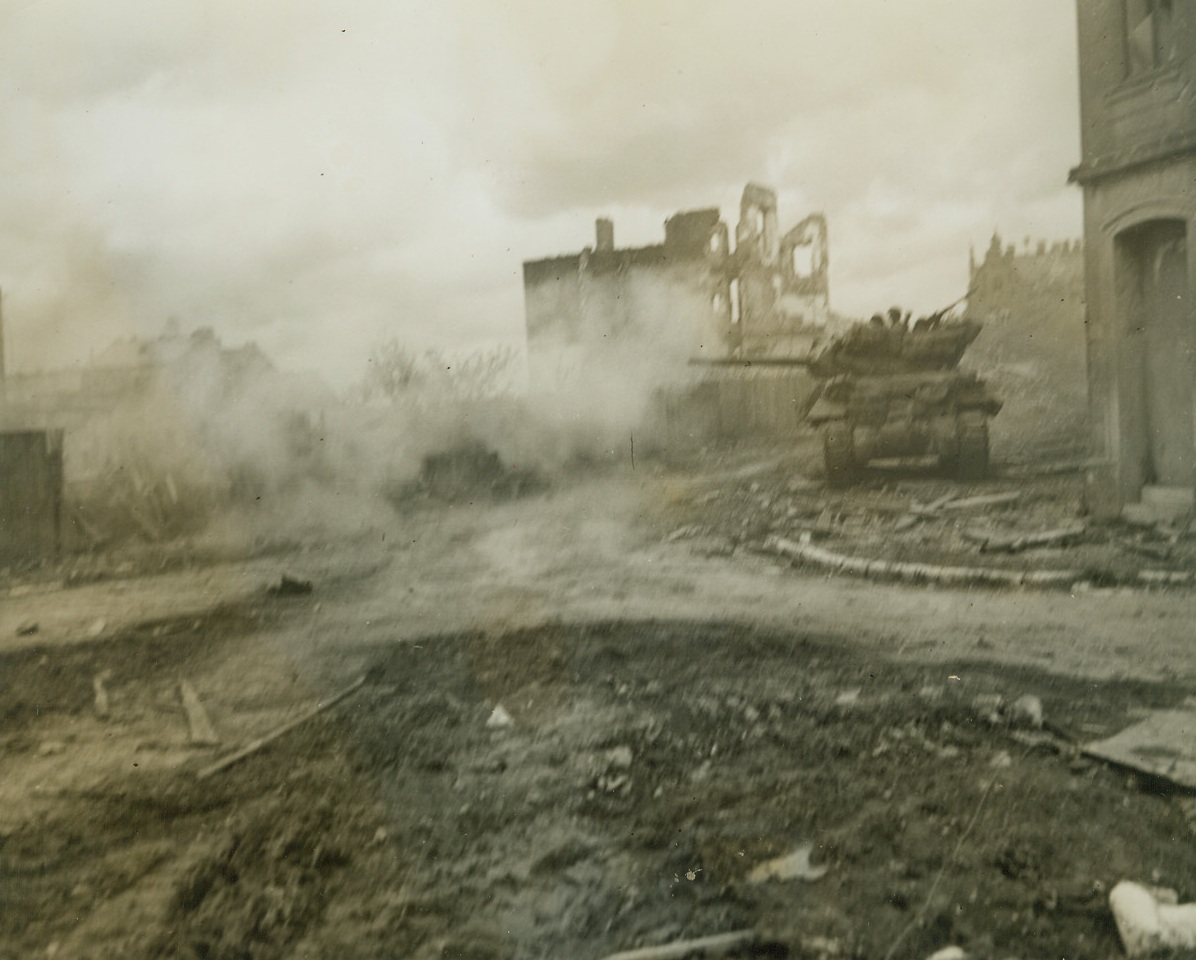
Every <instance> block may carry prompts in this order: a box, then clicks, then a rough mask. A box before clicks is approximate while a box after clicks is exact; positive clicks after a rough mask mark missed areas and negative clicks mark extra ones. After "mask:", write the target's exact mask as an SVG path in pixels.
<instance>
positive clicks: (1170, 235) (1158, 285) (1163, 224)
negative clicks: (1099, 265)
mask: <svg viewBox="0 0 1196 960" xmlns="http://www.w3.org/2000/svg"><path fill="white" fill-rule="evenodd" d="M1120 242H1121V250H1122V253H1123V254H1124V258H1123V261H1122V262H1123V263H1124V264H1125V266H1126V267H1128V271H1127V275H1125V276H1124V279H1125V281H1126V282H1125V287H1124V288H1123V295H1124V300H1123V303H1124V304H1125V314H1124V315H1125V317H1126V319H1127V321H1128V324H1129V328H1128V332H1129V334H1130V336H1131V338H1134V339H1137V340H1138V341H1139V343H1140V345H1141V350H1140V356H1141V366H1140V371H1141V372H1140V376H1141V378H1142V389H1141V393H1140V397H1141V406H1142V409H1141V423H1142V426H1143V428H1144V430H1143V434H1144V436H1143V438H1142V439H1143V447H1144V449H1143V450H1142V453H1143V474H1144V475H1143V477H1142V479H1143V481H1144V482H1146V483H1148V484H1158V485H1160V486H1167V487H1191V486H1192V485H1193V483H1194V482H1196V410H1194V407H1196V322H1194V318H1193V316H1192V305H1191V303H1190V301H1189V295H1188V286H1189V281H1188V249H1187V247H1188V245H1187V227H1186V224H1185V223H1184V222H1183V221H1179V220H1161V221H1155V222H1152V223H1148V224H1144V225H1142V226H1140V227H1136V228H1134V229H1133V230H1131V231H1128V232H1127V233H1125V234H1123V235H1122V237H1121V238H1120ZM1135 419H1136V418H1135ZM1125 439H1127V440H1131V442H1132V438H1125Z"/></svg>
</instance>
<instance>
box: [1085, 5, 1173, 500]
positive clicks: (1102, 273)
mask: <svg viewBox="0 0 1196 960" xmlns="http://www.w3.org/2000/svg"><path fill="white" fill-rule="evenodd" d="M1077 10H1078V22H1079V51H1080V118H1081V128H1082V129H1081V134H1082V140H1081V145H1082V159H1081V162H1080V165H1079V166H1078V167H1076V168H1075V169H1074V170H1073V171H1072V173H1071V179H1072V181H1073V182H1075V183H1077V184H1079V185H1080V186H1081V187H1082V188H1083V191H1084V247H1085V274H1086V278H1087V279H1086V284H1087V301H1088V369H1089V389H1090V396H1091V400H1090V416H1091V420H1092V444H1093V450H1094V453H1095V455H1096V456H1097V457H1098V458H1099V461H1100V466H1099V467H1098V468H1097V469H1095V470H1094V472H1093V473H1092V475H1091V478H1090V480H1091V484H1090V491H1089V502H1090V506H1091V507H1092V508H1093V509H1094V510H1095V511H1096V512H1097V513H1099V514H1102V515H1115V514H1117V513H1120V512H1122V511H1123V510H1124V509H1126V508H1127V507H1129V508H1131V510H1137V511H1143V510H1145V511H1149V510H1151V509H1152V508H1154V507H1166V506H1167V505H1172V506H1175V507H1177V508H1178V509H1179V510H1182V509H1185V508H1190V506H1191V503H1192V493H1193V485H1194V483H1196V315H1194V313H1193V303H1192V279H1193V271H1194V265H1193V250H1194V245H1193V243H1192V239H1191V234H1192V230H1193V227H1194V226H1196V3H1193V2H1192V0H1078V2H1077Z"/></svg>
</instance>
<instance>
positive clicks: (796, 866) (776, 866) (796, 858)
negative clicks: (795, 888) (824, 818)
mask: <svg viewBox="0 0 1196 960" xmlns="http://www.w3.org/2000/svg"><path fill="white" fill-rule="evenodd" d="M812 850H813V848H812V847H811V846H810V844H808V843H807V844H805V845H804V846H801V847H798V848H797V849H796V850H794V851H793V852H792V853H790V854H787V855H786V856H783V857H777V858H776V859H773V860H766V861H765V862H764V863H762V864H760V865H759V866H757V867H756V868H755V869H754V870H753V871H752V872H751V873H749V874H748V878H747V879H748V883H751V884H758V883H764V882H766V881H768V880H810V881H813V880H818V879H821V878H822V877H824V876H825V875H826V872H827V870H828V869H829V868H828V867H826V866H821V867H815V866H812V865H811V864H810V853H811V851H812Z"/></svg>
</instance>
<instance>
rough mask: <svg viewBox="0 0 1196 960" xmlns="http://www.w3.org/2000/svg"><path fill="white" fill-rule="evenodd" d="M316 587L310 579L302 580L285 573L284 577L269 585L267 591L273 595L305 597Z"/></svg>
mask: <svg viewBox="0 0 1196 960" xmlns="http://www.w3.org/2000/svg"><path fill="white" fill-rule="evenodd" d="M314 589H315V587H314V585H313V584H312V582H311V581H310V580H301V579H299V578H298V577H292V576H290V575H289V574H285V573H284V574H283V575H282V579H280V580H279V581H278V583H276V584H274V585H272V586H270V587H268V588H267V590H266V592H267V593H268V594H270V596H272V597H305V596H307V595H308V594H310V593H311V592H312V591H313V590H314Z"/></svg>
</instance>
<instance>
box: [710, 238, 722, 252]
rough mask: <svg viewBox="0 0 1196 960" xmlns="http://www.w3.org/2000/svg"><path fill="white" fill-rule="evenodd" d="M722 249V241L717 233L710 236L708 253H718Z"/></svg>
mask: <svg viewBox="0 0 1196 960" xmlns="http://www.w3.org/2000/svg"><path fill="white" fill-rule="evenodd" d="M722 248H723V239H722V237H720V236H719V235H718V234H717V233H712V234H711V235H710V252H711V253H718V252H719V251H720V250H721V249H722Z"/></svg>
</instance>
